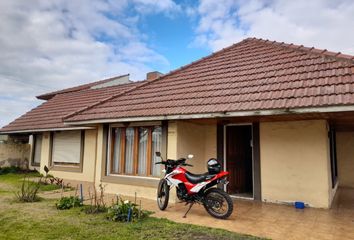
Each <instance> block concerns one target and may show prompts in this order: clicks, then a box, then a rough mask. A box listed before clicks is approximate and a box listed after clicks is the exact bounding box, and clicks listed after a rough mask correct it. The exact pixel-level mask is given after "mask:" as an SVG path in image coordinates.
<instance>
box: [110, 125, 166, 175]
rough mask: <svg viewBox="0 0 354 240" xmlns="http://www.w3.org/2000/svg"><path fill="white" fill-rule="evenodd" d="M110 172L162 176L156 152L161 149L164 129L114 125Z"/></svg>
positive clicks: (112, 129) (111, 131)
mask: <svg viewBox="0 0 354 240" xmlns="http://www.w3.org/2000/svg"><path fill="white" fill-rule="evenodd" d="M110 136H111V142H110V146H111V147H110V155H109V159H108V160H109V164H108V166H109V169H108V174H125V175H139V176H156V177H157V176H160V172H161V171H160V165H155V163H156V162H158V161H159V159H158V158H156V156H155V152H157V151H161V145H162V143H161V142H162V129H161V127H160V126H155V127H150V126H149V127H112V128H111V130H110Z"/></svg>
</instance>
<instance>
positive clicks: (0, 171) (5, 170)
mask: <svg viewBox="0 0 354 240" xmlns="http://www.w3.org/2000/svg"><path fill="white" fill-rule="evenodd" d="M21 171H22V170H21V168H19V167H15V166H12V167H4V168H0V175H2V174H8V173H18V172H21Z"/></svg>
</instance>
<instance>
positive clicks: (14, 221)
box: [0, 174, 259, 240]
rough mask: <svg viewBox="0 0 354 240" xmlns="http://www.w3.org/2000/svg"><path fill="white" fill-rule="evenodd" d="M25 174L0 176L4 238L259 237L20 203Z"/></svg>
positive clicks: (48, 202)
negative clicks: (112, 218) (114, 219)
mask: <svg viewBox="0 0 354 240" xmlns="http://www.w3.org/2000/svg"><path fill="white" fill-rule="evenodd" d="M22 178H23V175H20V174H5V175H0V206H1V208H0V239H178V240H183V239H188V240H192V239H200V240H202V239H206V240H208V239H210V240H211V239H259V238H256V237H252V236H245V235H240V234H236V233H232V232H228V231H225V230H220V229H212V228H206V227H199V226H194V225H188V224H179V223H175V222H172V221H169V220H166V219H158V218H153V217H150V218H148V219H145V220H143V221H141V222H138V223H119V222H110V221H108V220H106V219H105V215H104V214H96V215H87V214H85V213H84V212H82V211H81V209H80V208H76V209H71V210H62V211H59V210H57V209H56V208H55V207H54V204H55V200H49V199H44V200H42V201H40V202H34V203H19V202H16V201H15V200H14V194H13V191H14V190H16V188H18V187H19V186H20V185H21V179H22Z"/></svg>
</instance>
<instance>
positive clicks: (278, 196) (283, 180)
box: [260, 120, 332, 208]
mask: <svg viewBox="0 0 354 240" xmlns="http://www.w3.org/2000/svg"><path fill="white" fill-rule="evenodd" d="M327 131H328V130H327V122H326V121H325V120H312V121H291V122H267V123H261V124H260V155H261V156H260V157H261V188H262V199H263V200H264V201H271V202H293V201H303V202H305V203H307V204H309V205H310V206H313V207H323V208H328V207H329V206H330V201H331V193H332V189H331V184H330V165H329V148H328V135H327Z"/></svg>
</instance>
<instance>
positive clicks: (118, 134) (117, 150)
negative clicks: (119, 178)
mask: <svg viewBox="0 0 354 240" xmlns="http://www.w3.org/2000/svg"><path fill="white" fill-rule="evenodd" d="M112 132H113V136H112V137H113V138H114V140H113V144H114V146H113V147H114V148H113V163H112V170H111V171H112V172H114V173H119V172H121V169H120V161H121V144H122V141H121V138H122V129H121V128H114V129H113V131H112Z"/></svg>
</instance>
